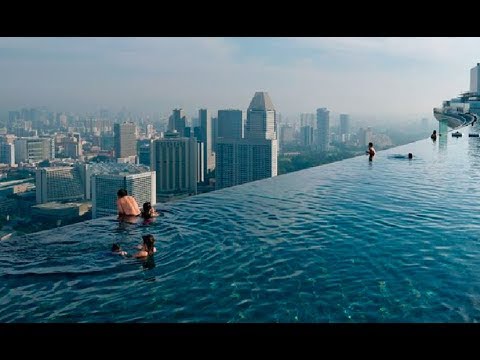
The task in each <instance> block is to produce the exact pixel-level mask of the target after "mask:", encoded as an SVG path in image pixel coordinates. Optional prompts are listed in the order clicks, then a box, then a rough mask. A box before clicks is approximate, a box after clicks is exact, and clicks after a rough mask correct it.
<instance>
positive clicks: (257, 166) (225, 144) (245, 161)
mask: <svg viewBox="0 0 480 360" xmlns="http://www.w3.org/2000/svg"><path fill="white" fill-rule="evenodd" d="M216 150H217V153H216V155H217V159H216V170H215V172H216V185H215V186H216V188H217V189H222V188H225V187H230V186H235V185H240V184H244V183H247V182H250V181H255V180H260V179H265V178H268V177H272V176H277V152H278V143H277V133H276V132H275V109H274V107H273V103H272V100H271V99H270V97H269V96H268V94H267V93H266V92H256V93H255V95H254V97H253V99H252V101H251V102H250V106H249V108H248V111H247V122H246V125H245V138H244V139H241V138H240V139H238V138H221V137H219V138H218V141H217V147H216Z"/></svg>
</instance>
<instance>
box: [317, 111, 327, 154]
mask: <svg viewBox="0 0 480 360" xmlns="http://www.w3.org/2000/svg"><path fill="white" fill-rule="evenodd" d="M329 144H330V111H328V110H327V109H326V108H320V109H317V149H318V150H319V151H327V150H328V146H329Z"/></svg>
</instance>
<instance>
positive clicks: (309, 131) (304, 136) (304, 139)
mask: <svg viewBox="0 0 480 360" xmlns="http://www.w3.org/2000/svg"><path fill="white" fill-rule="evenodd" d="M300 143H301V144H302V145H303V146H312V144H313V127H311V126H309V125H306V126H302V127H301V128H300Z"/></svg>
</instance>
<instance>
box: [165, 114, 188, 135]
mask: <svg viewBox="0 0 480 360" xmlns="http://www.w3.org/2000/svg"><path fill="white" fill-rule="evenodd" d="M186 122H187V117H186V116H185V113H184V111H183V109H174V110H173V113H172V116H170V118H169V120H168V131H170V132H172V131H174V130H176V131H177V133H179V134H180V136H184V135H185V126H186Z"/></svg>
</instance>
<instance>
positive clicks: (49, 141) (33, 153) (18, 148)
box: [15, 138, 55, 164]
mask: <svg viewBox="0 0 480 360" xmlns="http://www.w3.org/2000/svg"><path fill="white" fill-rule="evenodd" d="M54 158H55V139H54V138H19V139H16V140H15V162H16V163H17V164H19V163H21V162H25V163H26V162H28V163H31V162H40V161H43V160H51V159H54Z"/></svg>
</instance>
